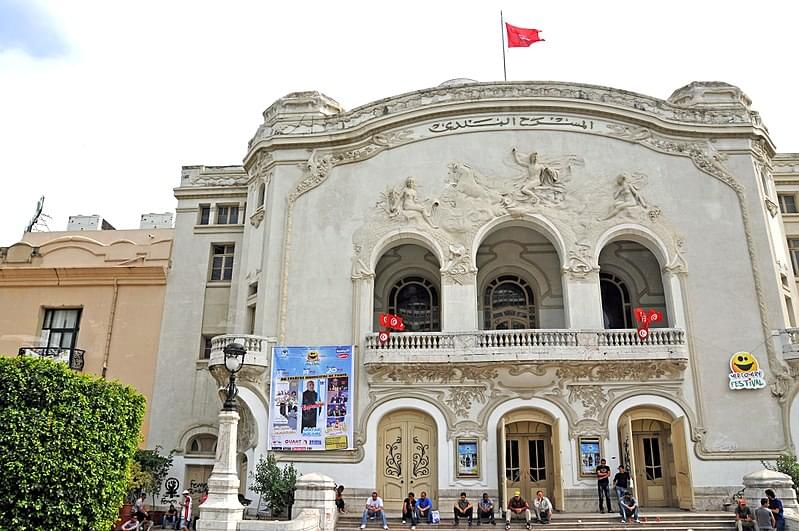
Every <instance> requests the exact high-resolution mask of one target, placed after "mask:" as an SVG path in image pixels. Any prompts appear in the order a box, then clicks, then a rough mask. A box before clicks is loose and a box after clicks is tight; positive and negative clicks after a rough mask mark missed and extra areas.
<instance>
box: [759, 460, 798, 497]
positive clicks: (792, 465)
mask: <svg viewBox="0 0 799 531" xmlns="http://www.w3.org/2000/svg"><path fill="white" fill-rule="evenodd" d="M761 463H762V464H763V466H764V467H765V468H767V469H769V470H775V471H777V472H782V473H783V474H788V475H789V476H791V480H793V490H795V491H796V495H797V496H799V462H797V461H796V456H795V455H794V454H785V455H781V456H779V457H778V458H777V461H776V462H775V463H774V464H773V465H770V464H768V463H766V462H765V461H761Z"/></svg>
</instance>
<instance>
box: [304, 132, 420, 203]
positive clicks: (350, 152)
mask: <svg viewBox="0 0 799 531" xmlns="http://www.w3.org/2000/svg"><path fill="white" fill-rule="evenodd" d="M412 139H413V134H412V132H411V131H409V130H401V131H392V132H389V133H385V134H379V135H374V136H373V137H372V138H371V141H370V142H368V143H366V144H364V145H362V146H360V147H356V148H351V149H345V150H338V151H328V152H320V151H318V150H313V151H312V152H311V155H310V157H309V158H308V161H307V162H306V163H305V164H303V168H304V171H303V176H302V178H301V179H300V182H299V183H297V186H296V188H295V190H294V192H293V193H291V194H290V195H289V202H291V203H293V202H294V201H296V200H297V198H298V197H300V196H301V195H302V194H304V193H305V192H307V191H309V190H312V189H314V188H316V187H317V186H319V185H320V184H322V183H323V182H324V181H325V180H326V179H327V176H328V174H329V173H330V170H332V169H333V168H334V167H335V166H337V165H339V164H347V163H351V162H357V161H359V160H364V159H367V158H369V157H372V156H374V155H376V154H377V153H380V152H381V151H383V150H385V149H389V148H392V147H395V146H398V145H401V144H404V143H407V142H410V141H411V140H412Z"/></svg>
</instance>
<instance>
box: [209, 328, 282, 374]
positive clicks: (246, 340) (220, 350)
mask: <svg viewBox="0 0 799 531" xmlns="http://www.w3.org/2000/svg"><path fill="white" fill-rule="evenodd" d="M234 342H236V343H241V344H242V345H243V346H244V349H245V350H246V351H247V353H246V354H245V356H244V366H243V367H242V369H241V372H240V373H239V375H238V377H239V378H241V379H249V380H250V381H259V380H264V379H266V380H268V379H269V367H270V364H271V362H272V347H273V346H274V345H275V344H277V339H275V338H273V337H263V336H254V335H249V334H224V335H220V336H215V337H214V338H212V339H211V357H210V358H209V359H208V370H209V371H211V374H212V375H213V376H214V378H215V379H216V380H217V382H218V383H219V385H226V383H227V378H228V374H227V370H226V369H225V353H224V348H225V347H226V346H227V345H229V344H230V343H234Z"/></svg>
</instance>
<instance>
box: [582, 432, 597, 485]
mask: <svg viewBox="0 0 799 531" xmlns="http://www.w3.org/2000/svg"><path fill="white" fill-rule="evenodd" d="M578 446H579V452H580V455H579V456H578V458H579V462H580V476H581V477H595V476H596V467H598V466H599V460H600V449H599V437H580V439H579V442H578Z"/></svg>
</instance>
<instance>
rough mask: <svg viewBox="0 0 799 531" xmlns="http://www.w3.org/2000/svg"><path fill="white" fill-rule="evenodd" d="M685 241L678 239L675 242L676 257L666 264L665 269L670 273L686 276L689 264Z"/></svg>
mask: <svg viewBox="0 0 799 531" xmlns="http://www.w3.org/2000/svg"><path fill="white" fill-rule="evenodd" d="M684 246H685V240H683V239H682V238H678V239H677V241H676V242H675V245H674V247H675V251H674V256H673V257H672V258H671V261H670V262H669V263H668V264H666V267H664V268H663V269H665V270H666V271H667V272H669V273H676V274H684V273H685V272H686V271H687V270H688V264H687V263H686V261H685V249H684Z"/></svg>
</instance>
